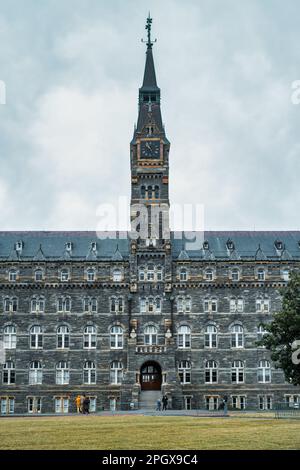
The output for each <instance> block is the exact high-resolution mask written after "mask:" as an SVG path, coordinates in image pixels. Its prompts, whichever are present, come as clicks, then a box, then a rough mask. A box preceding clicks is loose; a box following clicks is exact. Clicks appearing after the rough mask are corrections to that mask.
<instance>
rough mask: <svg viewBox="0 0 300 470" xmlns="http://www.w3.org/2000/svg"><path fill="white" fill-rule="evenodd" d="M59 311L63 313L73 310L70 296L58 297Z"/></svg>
mask: <svg viewBox="0 0 300 470" xmlns="http://www.w3.org/2000/svg"><path fill="white" fill-rule="evenodd" d="M57 311H58V312H61V313H69V312H71V299H70V297H58V299H57Z"/></svg>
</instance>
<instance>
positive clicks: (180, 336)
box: [177, 325, 191, 348]
mask: <svg viewBox="0 0 300 470" xmlns="http://www.w3.org/2000/svg"><path fill="white" fill-rule="evenodd" d="M177 342H178V348H190V347H191V329H190V327H189V326H187V325H182V326H180V327H179V328H178V333H177Z"/></svg>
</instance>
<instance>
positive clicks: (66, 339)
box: [56, 325, 70, 349]
mask: <svg viewBox="0 0 300 470" xmlns="http://www.w3.org/2000/svg"><path fill="white" fill-rule="evenodd" d="M56 333H57V349H68V348H69V347H70V330H69V328H68V327H67V326H65V325H62V326H59V327H58V328H57V330H56Z"/></svg>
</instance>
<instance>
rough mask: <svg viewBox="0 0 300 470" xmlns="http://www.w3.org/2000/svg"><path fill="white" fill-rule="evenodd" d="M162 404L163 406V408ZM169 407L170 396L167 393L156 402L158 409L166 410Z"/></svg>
mask: <svg viewBox="0 0 300 470" xmlns="http://www.w3.org/2000/svg"><path fill="white" fill-rule="evenodd" d="M161 405H162V408H161ZM167 409H168V397H167V395H163V397H162V399H160V398H159V399H158V400H157V402H156V411H161V410H162V411H165V410H167Z"/></svg>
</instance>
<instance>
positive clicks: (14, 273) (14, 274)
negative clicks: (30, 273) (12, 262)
mask: <svg viewBox="0 0 300 470" xmlns="http://www.w3.org/2000/svg"><path fill="white" fill-rule="evenodd" d="M17 275H18V272H17V270H16V269H11V270H10V271H9V272H8V280H9V281H10V282H16V280H17Z"/></svg>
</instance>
